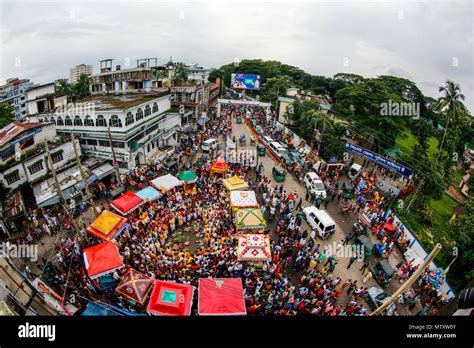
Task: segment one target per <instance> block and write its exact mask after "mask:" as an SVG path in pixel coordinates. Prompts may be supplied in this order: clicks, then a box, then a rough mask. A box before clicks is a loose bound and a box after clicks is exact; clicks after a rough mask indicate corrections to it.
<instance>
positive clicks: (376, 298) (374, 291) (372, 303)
mask: <svg viewBox="0 0 474 348" xmlns="http://www.w3.org/2000/svg"><path fill="white" fill-rule="evenodd" d="M363 297H364V299H365V300H366V302H367V304H368V305H369V307H370V309H372V311H375V310H376V309H377V308H379V307H380V306H381V305H382V304H383V303H384V302H385V301H386V300H387V299H388V297H389V296H388V295H387V294H386V293H385V291H384V290H383V289H382V288H381V287H379V286H377V285H374V286H371V287H370V288H368V289H367V293H366V294H365V295H364V296H363Z"/></svg>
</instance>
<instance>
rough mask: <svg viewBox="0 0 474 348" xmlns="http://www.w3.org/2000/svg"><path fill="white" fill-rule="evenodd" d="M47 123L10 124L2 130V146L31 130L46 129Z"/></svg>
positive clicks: (0, 131) (0, 142) (0, 135)
mask: <svg viewBox="0 0 474 348" xmlns="http://www.w3.org/2000/svg"><path fill="white" fill-rule="evenodd" d="M46 125H47V123H40V122H32V123H19V122H18V123H10V124H9V125H8V126H5V127H4V128H2V129H1V130H0V146H3V145H5V144H6V143H8V142H9V141H12V140H13V139H15V138H16V137H17V136H19V135H21V134H22V133H23V132H26V131H27V130H29V129H33V128H37V127H44V126H46Z"/></svg>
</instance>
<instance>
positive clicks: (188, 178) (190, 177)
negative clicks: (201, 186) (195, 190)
mask: <svg viewBox="0 0 474 348" xmlns="http://www.w3.org/2000/svg"><path fill="white" fill-rule="evenodd" d="M178 179H179V180H181V181H184V182H185V183H187V184H193V183H195V182H196V179H197V175H196V173H194V172H193V171H192V170H185V171H183V172H179V173H178Z"/></svg>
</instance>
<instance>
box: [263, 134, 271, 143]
mask: <svg viewBox="0 0 474 348" xmlns="http://www.w3.org/2000/svg"><path fill="white" fill-rule="evenodd" d="M263 140H265V142H266V143H267V144H268V145H270V144H271V143H272V142H273V139H272V138H271V137H269V136H268V135H265V136H264V137H263Z"/></svg>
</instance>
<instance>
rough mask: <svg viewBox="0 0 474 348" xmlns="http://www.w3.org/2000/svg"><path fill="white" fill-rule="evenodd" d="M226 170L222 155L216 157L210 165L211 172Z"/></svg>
mask: <svg viewBox="0 0 474 348" xmlns="http://www.w3.org/2000/svg"><path fill="white" fill-rule="evenodd" d="M226 170H227V163H226V162H225V161H224V159H223V158H222V157H217V159H216V161H215V162H214V164H213V165H212V167H211V173H213V172H217V173H222V174H223V173H225V172H226Z"/></svg>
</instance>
